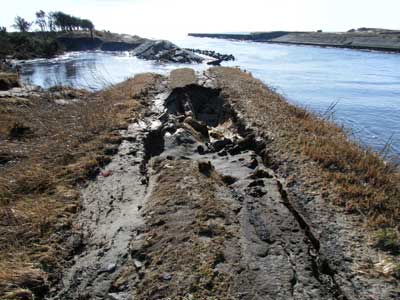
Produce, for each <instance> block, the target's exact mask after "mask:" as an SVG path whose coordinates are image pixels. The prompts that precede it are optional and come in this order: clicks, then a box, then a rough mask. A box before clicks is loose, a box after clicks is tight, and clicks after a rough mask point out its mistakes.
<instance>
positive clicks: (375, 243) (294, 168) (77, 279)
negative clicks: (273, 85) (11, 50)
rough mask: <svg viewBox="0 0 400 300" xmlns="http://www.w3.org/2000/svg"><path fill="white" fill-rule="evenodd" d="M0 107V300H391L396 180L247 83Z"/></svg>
mask: <svg viewBox="0 0 400 300" xmlns="http://www.w3.org/2000/svg"><path fill="white" fill-rule="evenodd" d="M4 95H5V96H4V97H3V98H1V99H0V101H2V102H0V103H2V105H3V109H2V110H0V113H2V114H3V115H2V117H3V116H4V117H7V118H8V119H7V122H3V123H0V124H1V129H2V131H1V135H2V141H3V140H4V143H2V144H1V146H2V148H1V150H2V151H3V152H2V153H5V154H7V155H8V156H6V155H3V157H8V158H6V159H5V160H4V161H3V162H2V163H1V167H0V176H1V177H0V179H1V181H0V183H1V185H0V188H1V190H0V192H1V193H2V195H4V197H6V198H4V199H6V200H7V201H4V203H3V202H2V203H1V205H2V210H1V212H2V214H3V216H2V220H4V224H2V225H1V227H0V230H1V238H2V239H3V240H4V241H7V243H2V244H1V245H3V246H2V248H1V249H0V250H1V256H0V258H1V260H0V264H1V266H2V267H3V268H2V272H0V278H1V281H0V282H1V284H0V296H1V297H3V298H5V297H8V299H18V297H19V298H21V297H22V296H24V297H25V299H33V297H34V295H35V297H36V298H35V299H43V298H44V297H45V296H46V297H48V298H50V299H143V300H144V299H146V300H147V299H246V300H247V299H249V300H250V299H278V300H279V299H282V300H283V299H316V300H317V299H342V300H343V299H348V300H350V299H354V300H355V299H371V300H372V299H398V297H399V295H400V294H399V293H400V292H399V281H398V278H399V276H400V274H399V257H398V254H399V251H400V246H399V237H398V233H397V232H398V231H397V230H398V228H397V226H398V224H399V202H398V201H397V200H398V199H399V195H400V191H399V184H398V183H399V182H400V179H399V178H400V177H399V173H398V170H397V169H395V168H394V167H393V168H392V167H391V166H390V165H389V164H388V163H385V162H383V161H382V160H381V159H380V158H379V157H378V156H377V155H375V154H374V153H371V152H369V151H364V150H362V149H360V148H359V147H358V146H357V145H356V144H354V143H353V142H350V141H349V140H348V139H347V137H346V135H345V134H344V133H343V131H342V130H341V129H339V128H338V127H336V126H335V125H333V124H330V123H328V122H326V121H325V120H322V119H320V118H317V117H316V116H313V115H312V114H310V113H308V112H307V111H305V110H302V109H299V108H296V107H294V106H292V105H290V104H288V103H287V102H286V101H285V99H283V98H282V97H281V96H280V95H278V94H276V93H274V92H272V91H271V90H269V89H268V88H267V87H266V86H265V85H263V84H262V83H261V82H260V81H258V80H257V79H254V78H253V77H252V76H251V75H250V74H248V73H245V72H242V71H240V70H239V69H233V68H212V69H210V70H208V71H206V72H204V73H202V74H195V73H194V71H193V70H190V69H180V70H175V71H173V72H172V73H171V75H170V76H169V77H163V76H160V75H155V74H143V75H138V76H136V77H135V78H133V79H130V80H128V81H126V82H124V83H121V84H119V85H117V86H114V87H112V88H110V89H108V90H105V91H102V92H99V93H95V94H90V93H86V92H83V91H75V90H65V89H64V90H54V91H53V93H52V94H45V93H43V94H41V92H35V94H34V97H33V96H32V97H30V98H23V96H22V95H19V96H18V97H17V96H16V95H13V94H12V91H11V92H9V94H7V95H6V94H4ZM45 95H47V97H46V98H44V97H45ZM41 99H43V100H45V101H41ZM20 115H23V116H24V118H22V117H20V118H19V116H20ZM0 120H3V118H1V119H0ZM24 120H26V121H24ZM12 122H14V126H11V127H10V128H8V127H7V126H8V125H7V123H12ZM46 128H48V129H50V132H47V131H46ZM50 137H51V138H52V139H53V140H54V143H53V142H50V141H51V139H50ZM16 145H17V146H18V147H17V148H16ZM35 146H36V148H35ZM16 149H22V150H23V151H18V152H17V151H16ZM49 151H50V152H49ZM49 153H51V154H52V155H51V157H50V156H49V155H48V154H49ZM22 170H24V173H23V175H22V172H21V171H22ZM19 172H20V173H19ZM12 195H15V196H16V197H14V198H13V197H12ZM44 211H45V212H46V218H41V217H40V214H41V213H42V214H43V212H44ZM28 229H29V230H28ZM21 236H22V237H23V238H21ZM10 253H14V254H15V253H18V257H23V259H19V258H18V257H17V256H16V255H10ZM12 297H14V298H12ZM29 297H30V298H29ZM6 299H7V298H6Z"/></svg>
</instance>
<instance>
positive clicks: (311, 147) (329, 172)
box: [211, 68, 400, 229]
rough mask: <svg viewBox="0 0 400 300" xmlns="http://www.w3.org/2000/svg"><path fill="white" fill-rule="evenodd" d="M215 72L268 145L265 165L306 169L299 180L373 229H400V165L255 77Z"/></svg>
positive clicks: (222, 70) (233, 71)
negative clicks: (299, 106)
mask: <svg viewBox="0 0 400 300" xmlns="http://www.w3.org/2000/svg"><path fill="white" fill-rule="evenodd" d="M211 72H212V74H214V75H215V76H216V77H217V79H218V81H219V84H220V85H221V87H223V88H227V89H224V90H223V92H224V93H225V94H226V95H225V96H226V97H227V99H229V101H231V102H232V103H233V105H235V107H236V108H237V109H238V110H239V111H240V112H241V113H242V114H243V115H244V117H245V119H246V120H249V122H250V124H251V125H252V126H253V127H254V128H256V130H258V131H259V134H261V135H262V136H264V137H265V138H266V139H267V140H268V141H269V154H268V156H269V157H266V160H271V163H273V161H275V162H276V161H281V162H285V161H286V162H288V163H293V162H294V163H297V165H303V166H305V168H304V169H305V170H306V171H303V172H302V174H298V176H299V177H300V176H303V177H304V179H305V180H306V181H308V182H312V183H313V184H314V185H315V188H316V189H318V190H319V191H320V192H321V191H323V192H324V194H326V195H329V197H330V198H331V200H332V201H333V202H335V203H337V204H339V205H342V206H343V207H345V208H346V210H347V211H348V212H356V213H359V214H361V215H363V216H365V219H366V220H367V222H368V224H369V225H371V226H372V228H386V227H392V228H395V227H397V229H398V227H399V224H400V173H399V170H398V169H397V168H396V166H394V165H392V164H390V163H387V162H385V161H384V160H383V159H382V158H381V157H380V156H379V155H378V154H376V153H374V152H373V151H371V150H364V149H361V148H360V147H359V146H358V145H357V144H356V143H354V142H352V141H350V140H349V139H348V137H347V135H346V134H345V132H344V131H343V130H342V129H341V128H339V127H338V126H336V125H334V124H332V123H330V122H328V121H326V120H324V119H322V118H319V117H317V116H315V115H313V114H311V113H309V112H307V111H306V110H304V109H301V108H298V107H295V106H293V105H291V104H289V103H288V102H287V101H286V100H285V99H284V98H282V97H281V96H280V95H278V94H276V93H274V92H273V91H271V90H270V89H268V88H266V87H265V85H264V84H262V83H261V82H260V81H259V80H256V79H254V78H253V77H252V76H251V75H250V74H247V73H243V72H241V71H240V70H238V69H233V68H214V69H212V71H211ZM243 99H246V101H243ZM274 157H275V158H276V159H275V160H274ZM321 175H322V176H321Z"/></svg>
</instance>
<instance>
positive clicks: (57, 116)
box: [0, 74, 159, 299]
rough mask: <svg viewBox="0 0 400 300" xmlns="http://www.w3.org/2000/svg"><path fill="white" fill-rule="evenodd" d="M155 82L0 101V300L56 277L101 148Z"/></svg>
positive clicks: (138, 80)
mask: <svg viewBox="0 0 400 300" xmlns="http://www.w3.org/2000/svg"><path fill="white" fill-rule="evenodd" d="M158 78H159V77H158V76H156V75H151V74H144V75H141V76H137V77H135V79H130V80H128V81H127V82H125V83H124V84H121V85H119V86H117V87H113V88H110V89H108V90H106V91H104V92H102V93H97V94H90V93H88V92H85V91H77V90H70V89H61V88H60V89H55V90H53V91H52V92H51V93H50V92H48V93H42V94H39V95H36V96H32V97H29V99H19V98H8V99H0V220H1V221H0V270H1V271H0V282H1V284H0V298H2V299H3V297H6V295H8V296H7V297H9V298H10V297H11V296H10V295H13V293H15V291H20V292H21V293H29V292H26V291H25V290H26V289H28V290H30V291H32V292H33V293H34V294H36V295H39V294H40V293H42V292H45V289H46V286H47V284H46V281H47V279H46V277H47V273H49V274H50V275H49V276H50V277H49V280H50V281H51V280H55V278H54V276H53V277H52V272H53V273H54V271H55V270H56V269H57V268H58V264H59V263H61V262H62V257H63V256H65V255H67V254H68V253H66V252H67V250H66V249H64V248H63V246H62V244H61V243H62V242H63V233H64V232H67V231H68V230H71V217H72V216H73V215H74V213H76V211H77V210H78V209H79V185H80V184H82V183H84V182H85V181H86V180H88V179H90V178H93V177H94V176H96V174H97V172H98V171H99V169H100V168H101V167H102V166H104V165H105V164H106V163H108V162H109V161H110V157H108V155H106V153H107V152H105V150H106V149H107V148H110V147H118V144H119V143H120V142H121V137H120V134H119V129H123V128H126V127H127V125H128V123H129V122H130V121H131V120H132V119H133V118H136V117H138V116H139V113H140V112H141V107H143V105H146V103H145V102H144V100H143V96H145V95H146V94H147V93H148V92H149V89H150V87H151V86H153V85H154V83H155V82H156V81H157V80H158ZM55 98H63V99H69V98H73V99H80V101H79V102H73V101H72V100H67V101H70V103H69V104H64V105H60V104H56V103H55V101H54V100H55ZM140 102H143V103H142V104H141V103H140ZM13 131H14V133H15V132H17V134H13V133H12V132H13ZM33 274H35V276H33ZM31 275H32V276H31ZM25 277H26V278H28V279H26V280H25V279H23V278H25ZM36 277H37V278H39V277H40V278H41V279H40V280H36V281H33V282H29V280H31V279H32V278H36ZM21 278H22V279H21ZM29 278H31V279H29ZM32 280H33V279H32ZM35 282H41V283H40V284H38V285H35V284H34V283H35ZM35 289H38V290H35ZM14 298H16V299H17V298H18V297H17V296H15V297H14Z"/></svg>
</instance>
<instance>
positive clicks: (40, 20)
mask: <svg viewBox="0 0 400 300" xmlns="http://www.w3.org/2000/svg"><path fill="white" fill-rule="evenodd" d="M46 17H47V16H46V13H45V12H44V11H43V10H39V11H38V12H36V22H35V23H36V24H37V25H38V26H39V28H40V31H41V32H45V31H47V21H46Z"/></svg>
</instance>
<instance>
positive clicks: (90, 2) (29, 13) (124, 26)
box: [0, 0, 400, 38]
mask: <svg viewBox="0 0 400 300" xmlns="http://www.w3.org/2000/svg"><path fill="white" fill-rule="evenodd" d="M2 1H4V0H2ZM40 9H43V10H45V11H47V12H48V11H55V10H61V11H64V12H67V13H70V14H74V15H76V16H79V17H82V18H89V19H91V20H92V21H93V22H94V23H95V25H96V27H97V28H98V29H107V30H110V31H114V32H120V33H129V34H138V35H142V36H145V37H155V38H168V37H172V36H173V37H178V36H183V35H185V34H186V33H188V32H237V31H268V30H299V31H301V30H318V29H322V30H324V31H344V30H348V29H351V28H358V27H382V28H392V29H400V18H399V14H400V0H380V1H376V0H274V1H271V0H246V1H244V0H241V1H236V0H197V1H193V0H70V1H66V0H65V1H63V0H58V1H57V0H36V1H32V0H25V1H24V0H12V1H7V5H4V4H3V5H2V9H1V11H0V26H7V27H9V28H10V25H11V24H12V23H13V19H14V17H15V16H16V15H20V16H22V17H24V18H26V19H29V20H32V19H34V13H35V11H37V10H40ZM10 29H11V28H10Z"/></svg>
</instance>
